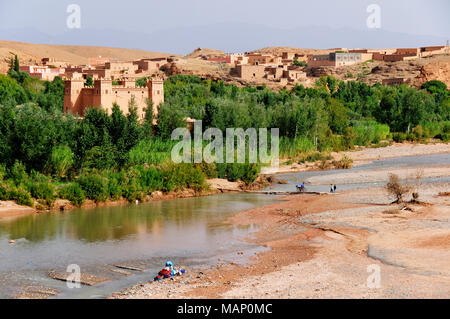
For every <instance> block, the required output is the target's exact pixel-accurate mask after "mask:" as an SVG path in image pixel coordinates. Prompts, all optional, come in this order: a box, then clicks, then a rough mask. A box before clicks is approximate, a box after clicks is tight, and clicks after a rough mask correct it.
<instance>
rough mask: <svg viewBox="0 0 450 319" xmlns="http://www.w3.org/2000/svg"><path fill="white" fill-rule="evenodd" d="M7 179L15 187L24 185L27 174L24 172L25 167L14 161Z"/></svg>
mask: <svg viewBox="0 0 450 319" xmlns="http://www.w3.org/2000/svg"><path fill="white" fill-rule="evenodd" d="M9 177H10V178H11V179H12V180H13V181H14V183H15V184H16V185H19V184H22V183H25V182H27V181H28V174H27V172H26V171H25V165H23V164H22V163H21V162H19V161H16V162H15V163H14V165H13V166H12V167H11V169H10V170H9Z"/></svg>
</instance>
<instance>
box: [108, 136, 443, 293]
mask: <svg viewBox="0 0 450 319" xmlns="http://www.w3.org/2000/svg"><path fill="white" fill-rule="evenodd" d="M410 147H412V146H411V145H407V146H400V148H401V149H405V150H406V149H408V148H410ZM447 148H448V146H446V145H445V144H436V145H435V146H433V145H424V147H420V148H419V149H420V152H419V154H421V155H423V154H424V153H423V152H425V151H426V150H428V151H430V153H431V154H437V153H442V152H443V150H444V149H447ZM378 152H380V151H378ZM401 152H403V151H402V150H401V151H400V153H397V154H401ZM415 154H416V155H417V153H415ZM399 156H400V155H399ZM363 157H364V156H362V155H361V157H360V158H363ZM388 157H391V156H390V155H389V156H388ZM365 158H366V159H367V158H370V157H369V156H366V157H365ZM375 159H377V158H375ZM416 169H417V168H414V170H413V171H412V169H411V168H408V167H402V168H395V169H391V170H390V171H391V172H394V173H398V174H399V175H401V176H409V175H410V174H412V173H415V170H416ZM388 171H389V170H378V171H375V170H374V171H368V172H367V175H365V176H364V180H365V181H366V182H370V181H378V180H380V179H383V178H386V177H387V173H388ZM342 174H343V175H339V174H337V175H336V176H338V177H339V179H340V182H342V183H345V181H346V180H348V179H350V180H352V179H354V178H355V176H353V175H352V174H353V173H342ZM346 174H347V175H346ZM424 176H426V177H439V176H450V168H449V167H448V166H439V167H433V168H426V167H424ZM316 182H320V181H316ZM417 187H418V188H417V189H418V192H419V194H420V198H419V199H420V201H421V202H422V203H420V204H410V203H409V204H406V205H393V204H391V203H392V201H393V198H392V197H389V196H388V195H387V193H386V191H385V189H384V188H370V189H357V190H350V191H345V192H341V193H338V194H329V195H321V196H319V195H298V196H289V197H286V198H284V199H283V200H282V201H280V202H279V203H276V204H273V205H270V206H267V207H263V208H259V209H255V210H251V211H246V212H242V213H239V214H237V215H235V216H234V217H232V218H231V219H230V220H229V222H230V223H233V224H235V225H248V224H257V225H260V228H259V231H258V232H257V233H256V234H254V236H253V237H251V238H248V239H247V240H248V241H250V242H253V243H257V244H260V245H264V246H265V247H267V248H268V249H267V250H266V251H264V252H262V253H259V254H257V255H252V256H245V257H249V260H250V262H248V263H246V264H242V265H240V264H233V263H229V262H227V261H226V260H224V261H221V260H219V262H220V263H219V264H218V265H216V266H214V267H212V268H210V269H207V270H202V269H191V270H190V272H189V274H188V275H186V276H184V277H179V278H175V280H169V281H165V282H158V283H144V284H141V285H138V286H135V287H132V288H129V289H127V290H125V291H123V292H120V293H116V294H114V295H113V296H112V298H167V297H170V298H449V297H450V249H449V248H450V246H449V245H450V196H449V194H450V184H449V183H446V182H439V181H437V182H434V183H422V184H421V185H420V186H417ZM378 270H379V277H377V278H380V281H379V285H378V284H377V281H376V280H375V281H371V279H373V278H375V277H373V276H372V277H370V275H373V274H374V273H373V271H375V272H378Z"/></svg>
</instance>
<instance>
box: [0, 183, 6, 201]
mask: <svg viewBox="0 0 450 319" xmlns="http://www.w3.org/2000/svg"><path fill="white" fill-rule="evenodd" d="M7 194H8V188H7V186H6V185H5V184H4V183H3V182H2V181H0V200H8V197H7Z"/></svg>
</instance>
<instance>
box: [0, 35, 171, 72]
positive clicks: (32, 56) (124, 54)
mask: <svg viewBox="0 0 450 319" xmlns="http://www.w3.org/2000/svg"><path fill="white" fill-rule="evenodd" d="M15 54H17V55H18V56H19V59H20V62H21V63H22V64H23V65H30V64H35V63H36V62H38V61H39V60H40V59H41V58H44V57H52V58H55V59H57V60H59V61H66V62H69V63H70V64H75V65H82V64H87V63H88V58H89V57H95V56H104V57H109V58H115V59H118V60H135V59H140V58H153V57H167V56H170V55H171V54H168V53H162V52H151V51H143V50H133V49H121V48H109V47H94V46H75V45H54V44H32V43H24V42H14V41H4V40H0V72H2V73H4V72H6V71H7V70H8V66H9V60H10V58H11V56H12V55H15Z"/></svg>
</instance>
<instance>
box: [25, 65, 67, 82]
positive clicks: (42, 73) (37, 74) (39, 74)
mask: <svg viewBox="0 0 450 319" xmlns="http://www.w3.org/2000/svg"><path fill="white" fill-rule="evenodd" d="M20 71H22V72H26V73H28V74H29V75H30V76H32V77H34V78H38V79H40V80H43V81H53V80H54V79H55V77H57V76H59V77H62V76H64V72H65V70H64V68H54V67H49V66H40V65H29V66H21V67H20Z"/></svg>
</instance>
